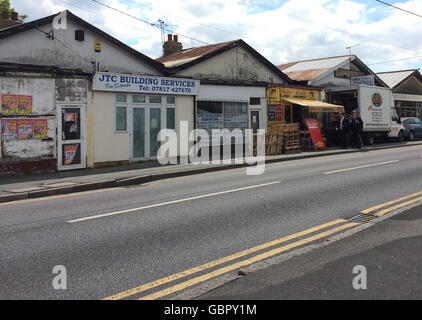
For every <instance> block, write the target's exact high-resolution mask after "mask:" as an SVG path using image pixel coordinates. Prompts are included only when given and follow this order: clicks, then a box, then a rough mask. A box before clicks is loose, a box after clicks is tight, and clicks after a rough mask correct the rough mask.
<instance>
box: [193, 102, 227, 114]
mask: <svg viewBox="0 0 422 320" xmlns="http://www.w3.org/2000/svg"><path fill="white" fill-rule="evenodd" d="M198 113H223V103H222V102H214V101H198Z"/></svg>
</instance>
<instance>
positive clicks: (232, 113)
mask: <svg viewBox="0 0 422 320" xmlns="http://www.w3.org/2000/svg"><path fill="white" fill-rule="evenodd" d="M224 128H227V129H229V130H233V129H242V130H243V129H247V128H249V118H248V108H247V104H246V103H239V102H225V103H224Z"/></svg>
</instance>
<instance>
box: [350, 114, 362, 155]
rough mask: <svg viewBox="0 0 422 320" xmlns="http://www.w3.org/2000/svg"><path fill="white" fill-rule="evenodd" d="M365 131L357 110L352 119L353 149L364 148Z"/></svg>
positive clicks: (351, 138)
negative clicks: (363, 137) (363, 134)
mask: <svg viewBox="0 0 422 320" xmlns="http://www.w3.org/2000/svg"><path fill="white" fill-rule="evenodd" d="M362 129H363V121H362V119H361V118H360V116H359V114H358V112H357V111H356V110H353V112H352V116H351V118H350V131H351V137H350V140H351V141H350V142H351V145H352V147H353V148H358V149H361V148H362V138H361V133H362Z"/></svg>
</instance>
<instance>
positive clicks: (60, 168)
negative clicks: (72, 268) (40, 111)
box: [56, 103, 87, 171]
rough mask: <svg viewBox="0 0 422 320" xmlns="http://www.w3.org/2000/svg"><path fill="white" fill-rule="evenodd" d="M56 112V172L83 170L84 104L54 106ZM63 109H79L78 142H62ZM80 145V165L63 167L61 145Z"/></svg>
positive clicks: (85, 127) (85, 161) (85, 126)
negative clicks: (79, 135) (79, 131)
mask: <svg viewBox="0 0 422 320" xmlns="http://www.w3.org/2000/svg"><path fill="white" fill-rule="evenodd" d="M56 108H57V109H56V110H57V117H56V119H57V126H56V127H57V170H58V171H66V170H74V169H85V168H86V166H87V143H86V133H87V121H86V104H82V103H60V104H57V106H56ZM64 108H79V109H80V117H81V123H80V126H81V128H80V130H81V137H80V139H78V140H63V137H62V129H63V128H62V123H63V119H62V117H63V112H62V110H63V109H64ZM76 143H80V146H81V163H80V164H73V165H64V164H63V145H64V144H76Z"/></svg>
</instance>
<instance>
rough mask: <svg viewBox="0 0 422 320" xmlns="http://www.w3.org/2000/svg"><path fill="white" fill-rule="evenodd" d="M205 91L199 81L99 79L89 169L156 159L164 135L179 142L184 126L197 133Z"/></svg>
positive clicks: (95, 85) (92, 105) (117, 76)
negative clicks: (198, 105) (198, 103)
mask: <svg viewBox="0 0 422 320" xmlns="http://www.w3.org/2000/svg"><path fill="white" fill-rule="evenodd" d="M199 87H200V84H199V81H198V80H193V79H184V78H166V77H158V76H145V75H133V74H132V75H128V74H115V73H104V72H101V73H96V74H95V76H94V78H93V86H92V95H91V100H90V101H89V104H88V115H87V117H88V120H87V122H88V148H87V150H88V155H87V159H88V166H100V165H104V164H108V163H125V162H136V161H144V160H150V159H156V157H157V152H158V149H159V148H160V146H161V142H160V141H158V140H157V135H158V133H159V132H160V130H162V129H174V130H176V132H177V134H178V136H179V134H180V123H181V121H186V122H187V123H188V130H193V129H194V101H195V96H196V95H197V94H198V92H199ZM179 151H180V150H179ZM179 156H187V155H182V154H180V153H179Z"/></svg>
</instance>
